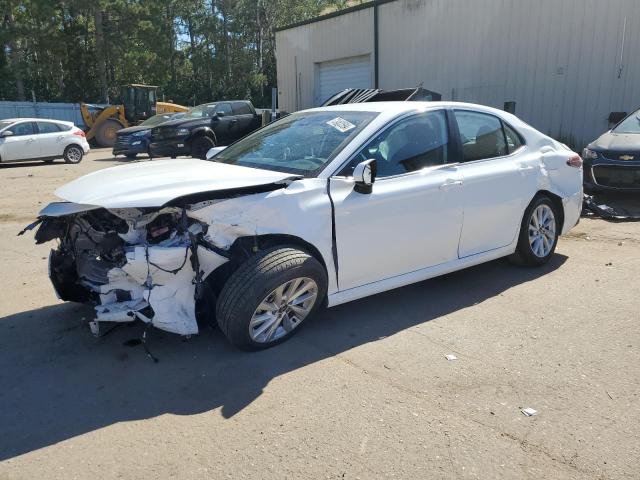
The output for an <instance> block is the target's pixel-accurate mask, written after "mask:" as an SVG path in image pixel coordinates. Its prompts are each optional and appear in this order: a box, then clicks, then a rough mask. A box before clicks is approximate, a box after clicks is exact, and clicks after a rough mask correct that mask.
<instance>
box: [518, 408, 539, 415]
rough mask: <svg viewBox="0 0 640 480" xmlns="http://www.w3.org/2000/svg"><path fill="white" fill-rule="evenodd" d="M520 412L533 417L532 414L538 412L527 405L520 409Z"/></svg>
mask: <svg viewBox="0 0 640 480" xmlns="http://www.w3.org/2000/svg"><path fill="white" fill-rule="evenodd" d="M522 413H523V415H524V416H525V417H533V416H534V415H537V414H538V411H537V410H534V409H533V408H531V407H527V408H523V409H522Z"/></svg>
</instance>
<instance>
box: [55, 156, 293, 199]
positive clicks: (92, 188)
mask: <svg viewBox="0 0 640 480" xmlns="http://www.w3.org/2000/svg"><path fill="white" fill-rule="evenodd" d="M295 178H300V176H296V175H291V174H289V173H282V172H274V171H271V170H261V169H257V168H249V167H240V166H237V165H228V164H224V163H216V162H211V161H207V160H197V159H176V160H156V161H149V162H140V163H135V164H130V165H123V166H117V167H111V168H106V169H104V170H98V171H97V172H93V173H90V174H88V175H85V176H83V177H80V178H78V179H77V180H74V181H72V182H70V183H67V184H66V185H64V186H62V187H60V188H59V189H57V190H56V192H55V193H56V195H57V196H58V197H60V198H62V199H63V200H67V201H69V202H73V203H76V204H83V205H94V206H100V207H104V208H134V207H137V208H144V207H162V206H164V205H165V204H167V203H168V202H171V201H172V200H175V199H177V198H180V197H185V196H187V195H195V194H201V193H211V194H212V197H215V198H220V194H219V193H218V192H222V193H223V194H224V192H225V191H229V194H230V195H231V194H232V193H237V192H238V191H240V192H245V193H253V192H252V191H251V189H252V188H254V189H255V191H264V187H265V186H268V185H274V186H275V188H281V187H282V186H284V185H287V184H288V183H289V182H290V181H291V180H292V179H295ZM255 187H263V189H262V190H260V189H259V188H255ZM203 199H204V198H203Z"/></svg>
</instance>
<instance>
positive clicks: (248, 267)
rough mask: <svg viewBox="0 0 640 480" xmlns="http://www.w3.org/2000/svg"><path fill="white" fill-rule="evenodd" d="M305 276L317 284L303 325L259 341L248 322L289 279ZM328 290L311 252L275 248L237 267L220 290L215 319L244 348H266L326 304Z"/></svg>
mask: <svg viewBox="0 0 640 480" xmlns="http://www.w3.org/2000/svg"><path fill="white" fill-rule="evenodd" d="M300 277H306V278H310V279H312V280H313V281H314V282H315V283H316V285H317V296H316V299H315V303H314V304H313V306H312V308H311V310H310V312H309V314H308V315H307V317H306V318H305V319H303V320H302V321H301V322H300V324H299V325H298V326H297V327H296V328H294V329H293V330H291V331H289V332H288V333H286V334H284V335H283V336H281V337H280V338H277V339H276V340H272V341H269V342H264V343H259V342H256V341H254V340H253V339H252V338H251V335H250V334H249V323H250V321H251V319H252V317H253V314H254V312H255V311H256V309H257V308H258V305H259V304H260V303H261V302H262V301H263V300H264V299H265V298H266V297H267V296H268V295H269V294H270V293H271V292H273V291H274V290H275V289H276V288H278V287H279V286H281V285H284V284H285V283H286V282H288V281H290V280H293V279H296V278H300ZM326 293H327V274H326V272H325V270H324V267H323V266H322V265H321V264H320V262H318V260H316V259H315V258H314V257H312V256H311V255H309V254H308V253H306V252H304V251H302V250H299V249H297V248H293V247H276V248H272V249H269V250H265V251H263V252H259V253H257V254H256V255H254V256H253V257H252V258H250V259H248V260H247V261H246V262H245V263H244V264H242V265H241V266H240V268H238V270H236V271H235V272H234V273H233V274H232V275H231V277H230V278H229V279H228V280H227V282H226V284H225V285H224V287H223V288H222V291H221V292H220V296H219V298H218V302H217V307H216V320H217V322H218V325H219V326H220V330H222V332H223V333H224V334H225V336H226V337H227V338H228V339H229V341H230V342H231V343H232V344H233V345H234V346H236V347H237V348H239V349H241V350H247V351H252V350H263V349H265V348H270V347H273V346H275V345H277V344H279V343H282V342H283V341H285V340H286V339H288V338H289V337H290V336H291V335H293V334H294V333H295V332H297V331H298V330H300V328H301V326H302V325H303V324H304V322H305V321H306V319H307V318H309V316H311V315H312V314H313V312H315V311H316V310H317V309H318V307H319V306H320V305H321V304H322V303H323V301H324V297H325V295H326Z"/></svg>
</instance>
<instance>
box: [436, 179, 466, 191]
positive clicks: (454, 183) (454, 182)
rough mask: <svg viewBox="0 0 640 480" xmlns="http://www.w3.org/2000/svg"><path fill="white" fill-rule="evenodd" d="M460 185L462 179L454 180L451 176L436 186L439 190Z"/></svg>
mask: <svg viewBox="0 0 640 480" xmlns="http://www.w3.org/2000/svg"><path fill="white" fill-rule="evenodd" d="M460 185H462V180H454V179H453V178H448V179H447V180H446V181H445V182H444V183H443V184H442V185H440V186H439V187H438V188H439V189H440V190H446V189H447V188H449V187H453V186H460Z"/></svg>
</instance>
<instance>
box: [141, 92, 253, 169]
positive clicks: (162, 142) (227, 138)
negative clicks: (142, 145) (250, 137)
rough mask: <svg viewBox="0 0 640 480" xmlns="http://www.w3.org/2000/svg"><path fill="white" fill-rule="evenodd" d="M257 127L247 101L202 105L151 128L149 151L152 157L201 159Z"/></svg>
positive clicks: (249, 103)
mask: <svg viewBox="0 0 640 480" xmlns="http://www.w3.org/2000/svg"><path fill="white" fill-rule="evenodd" d="M260 125H261V117H260V116H259V115H258V114H257V113H256V110H255V108H253V105H252V104H251V102H249V101H247V100H233V101H224V102H214V103H205V104H202V105H198V106H197V107H193V108H192V109H191V110H189V111H188V112H186V113H185V115H184V116H182V117H181V118H180V119H177V120H170V121H168V122H165V123H163V124H162V125H160V126H157V127H155V128H154V129H152V130H151V144H150V145H149V152H150V155H151V156H152V157H171V158H175V157H177V156H178V155H191V156H192V157H196V158H202V159H204V158H205V156H206V154H207V152H208V151H209V149H210V148H212V147H216V146H222V145H229V144H230V143H233V142H235V141H236V140H238V139H240V138H242V137H244V136H245V135H247V134H248V133H251V132H253V131H254V130H256V129H257V128H259V127H260Z"/></svg>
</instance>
